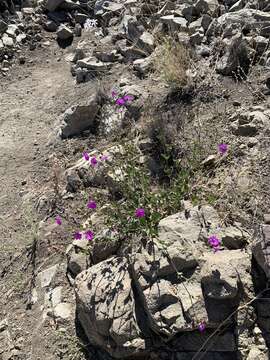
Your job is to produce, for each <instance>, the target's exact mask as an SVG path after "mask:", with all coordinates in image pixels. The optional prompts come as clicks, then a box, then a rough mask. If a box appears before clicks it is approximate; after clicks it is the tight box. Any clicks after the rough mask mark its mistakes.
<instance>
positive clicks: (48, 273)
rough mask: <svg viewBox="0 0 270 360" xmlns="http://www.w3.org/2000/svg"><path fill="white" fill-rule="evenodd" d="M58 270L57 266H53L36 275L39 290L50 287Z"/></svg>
mask: <svg viewBox="0 0 270 360" xmlns="http://www.w3.org/2000/svg"><path fill="white" fill-rule="evenodd" d="M58 268H59V265H54V266H51V267H50V268H48V269H46V270H43V271H42V272H40V273H39V274H38V276H37V277H38V279H39V282H40V286H41V288H45V287H48V286H50V285H51V283H52V281H53V279H54V277H55V275H56V273H57V270H58Z"/></svg>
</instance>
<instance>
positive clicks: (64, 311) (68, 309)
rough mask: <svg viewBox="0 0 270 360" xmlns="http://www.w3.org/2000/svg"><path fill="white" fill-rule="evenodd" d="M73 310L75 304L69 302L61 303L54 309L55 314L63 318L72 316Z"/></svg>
mask: <svg viewBox="0 0 270 360" xmlns="http://www.w3.org/2000/svg"><path fill="white" fill-rule="evenodd" d="M72 312H73V305H72V304H69V303H64V302H63V303H60V304H57V305H56V306H55V308H54V309H53V313H54V316H55V317H56V318H60V319H62V320H67V319H69V318H71V316H72Z"/></svg>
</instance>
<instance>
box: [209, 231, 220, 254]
mask: <svg viewBox="0 0 270 360" xmlns="http://www.w3.org/2000/svg"><path fill="white" fill-rule="evenodd" d="M208 243H209V245H210V246H212V248H213V250H214V252H217V251H219V250H220V244H221V241H220V240H219V238H217V237H216V236H215V235H211V236H209V238H208Z"/></svg>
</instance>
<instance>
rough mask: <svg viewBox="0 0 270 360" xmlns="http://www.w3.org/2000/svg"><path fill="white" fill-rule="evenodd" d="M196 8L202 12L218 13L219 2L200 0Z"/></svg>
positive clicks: (216, 0) (215, 0)
mask: <svg viewBox="0 0 270 360" xmlns="http://www.w3.org/2000/svg"><path fill="white" fill-rule="evenodd" d="M195 8H196V9H197V11H198V12H199V13H200V14H210V15H217V12H218V9H219V3H218V0H198V1H197V2H196V4H195Z"/></svg>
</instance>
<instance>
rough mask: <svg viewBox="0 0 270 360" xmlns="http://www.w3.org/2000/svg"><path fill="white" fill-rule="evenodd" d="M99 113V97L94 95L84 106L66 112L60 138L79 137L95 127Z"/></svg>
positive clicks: (71, 108)
mask: <svg viewBox="0 0 270 360" xmlns="http://www.w3.org/2000/svg"><path fill="white" fill-rule="evenodd" d="M98 111H99V103H98V96H97V95H96V94H94V95H92V97H90V99H89V100H88V101H87V103H85V104H84V105H79V104H78V105H74V106H72V107H70V108H69V109H68V110H66V111H65V113H64V115H63V123H62V125H61V130H60V136H61V137H62V138H67V137H70V136H74V135H79V134H80V133H81V132H83V131H84V130H87V129H89V128H91V126H93V125H94V121H95V118H96V115H97V113H98Z"/></svg>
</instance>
